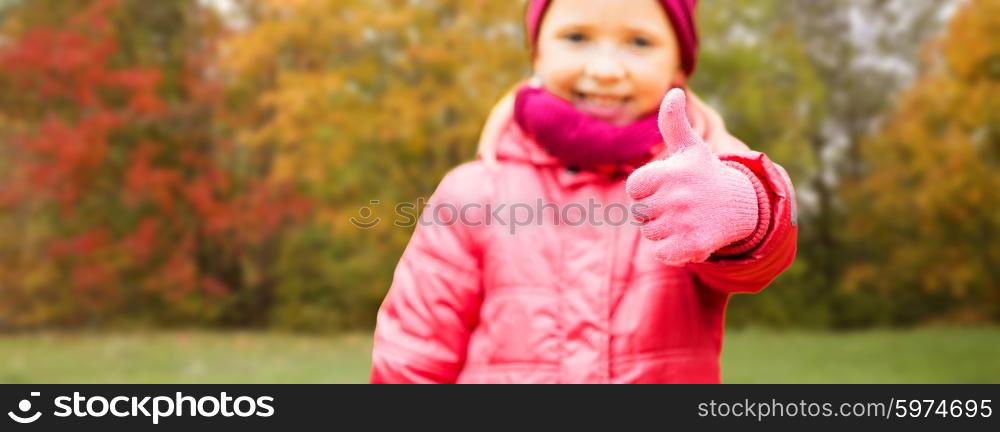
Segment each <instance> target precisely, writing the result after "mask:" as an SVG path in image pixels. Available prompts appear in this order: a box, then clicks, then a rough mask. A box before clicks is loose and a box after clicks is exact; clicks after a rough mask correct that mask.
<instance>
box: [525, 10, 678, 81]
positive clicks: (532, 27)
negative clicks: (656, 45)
mask: <svg viewBox="0 0 1000 432" xmlns="http://www.w3.org/2000/svg"><path fill="white" fill-rule="evenodd" d="M550 3H552V2H551V1H550V0H531V1H530V2H528V10H527V13H526V14H525V24H526V26H527V29H528V43H529V44H530V45H531V49H532V51H534V49H535V41H537V40H538V29H539V28H540V27H541V26H542V18H543V17H544V16H545V10H546V9H548V7H549V4H550ZM697 4H698V0H660V5H661V6H663V10H665V11H666V12H667V17H668V18H670V24H671V25H672V26H673V27H674V33H675V34H676V35H677V44H678V46H679V47H680V52H681V69H682V70H683V71H684V74H685V75H687V76H688V77H690V76H691V74H692V73H694V65H695V62H696V61H697V56H698V29H697V28H696V27H695V22H694V10H695V6H697Z"/></svg>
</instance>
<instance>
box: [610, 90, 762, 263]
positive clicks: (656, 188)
mask: <svg viewBox="0 0 1000 432" xmlns="http://www.w3.org/2000/svg"><path fill="white" fill-rule="evenodd" d="M659 127H660V133H661V134H662V135H663V139H664V143H665V144H666V154H668V155H669V156H668V157H667V158H666V159H663V160H657V161H653V162H650V163H648V164H646V165H645V166H643V167H641V168H639V169H638V170H636V171H635V172H634V173H632V175H631V176H629V178H628V181H627V182H626V185H625V188H626V191H627V192H628V194H629V196H630V197H631V198H632V199H633V200H635V201H636V203H635V204H634V205H633V211H632V214H633V216H634V217H635V218H636V219H637V220H638V221H639V222H641V223H642V227H641V230H642V234H643V235H644V236H645V237H646V238H648V239H650V240H652V241H653V242H655V246H654V250H655V252H656V257H657V258H658V259H659V260H660V261H663V262H664V263H666V264H669V265H682V264H685V263H689V262H690V263H697V262H703V261H705V260H707V259H708V258H709V256H710V255H712V253H714V252H716V251H718V250H719V249H722V248H724V247H726V246H731V245H733V244H734V243H737V242H739V243H741V244H743V243H746V241H747V240H748V238H750V237H751V236H752V235H754V234H755V233H757V231H759V230H758V221H759V219H760V218H761V216H762V215H761V213H762V212H761V211H760V210H761V209H760V208H758V206H759V204H758V197H759V195H760V194H761V193H764V197H765V199H766V192H763V186H762V185H761V184H760V181H759V180H757V178H756V177H755V176H754V174H753V173H752V172H751V171H750V170H749V169H748V168H746V167H744V166H743V165H741V164H739V163H738V162H723V161H722V160H720V159H719V158H718V157H717V156H716V155H715V154H714V153H712V151H711V149H709V147H708V144H706V143H705V141H704V140H702V138H701V137H700V136H698V135H697V134H696V133H695V132H694V130H692V129H691V125H690V124H689V123H688V120H687V116H686V111H685V94H684V91H683V90H681V89H673V90H671V91H670V92H669V93H667V96H666V97H665V98H664V99H663V105H662V106H661V107H660V116H659ZM752 179H753V180H752ZM767 210H769V209H767ZM767 215H768V217H769V213H767ZM761 235H762V234H761Z"/></svg>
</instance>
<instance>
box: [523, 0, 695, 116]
mask: <svg viewBox="0 0 1000 432" xmlns="http://www.w3.org/2000/svg"><path fill="white" fill-rule="evenodd" d="M534 67H535V73H536V74H537V75H538V76H540V77H541V78H542V81H543V82H544V85H545V88H546V89H547V90H548V91H549V92H551V93H553V94H555V95H556V96H559V97H561V98H563V99H566V100H568V101H570V102H572V103H573V104H574V105H575V106H576V107H577V109H579V110H580V111H582V112H585V113H588V114H590V115H592V116H594V117H597V118H600V119H602V120H605V121H608V122H610V123H613V124H618V125H622V124H628V123H631V122H634V121H636V120H637V119H639V118H640V117H641V116H643V115H644V114H647V113H649V112H652V111H654V110H656V109H657V108H658V107H659V106H660V102H661V101H662V99H663V95H665V94H666V93H667V90H670V86H671V84H672V83H673V82H674V78H675V77H677V76H679V74H681V70H680V56H679V53H678V45H677V38H676V36H675V35H674V32H673V29H672V27H671V25H670V20H669V19H668V18H667V14H666V12H665V11H664V10H663V8H662V7H661V6H660V4H659V2H658V1H657V0H619V1H607V0H553V1H552V3H551V4H550V5H549V8H548V10H547V11H546V12H545V17H544V18H543V19H542V24H541V29H540V30H539V33H538V41H537V49H536V54H535V59H534Z"/></svg>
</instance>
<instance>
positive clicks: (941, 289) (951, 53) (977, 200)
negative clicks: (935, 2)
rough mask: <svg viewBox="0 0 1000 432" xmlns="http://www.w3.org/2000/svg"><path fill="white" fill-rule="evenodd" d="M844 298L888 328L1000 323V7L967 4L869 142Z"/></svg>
mask: <svg viewBox="0 0 1000 432" xmlns="http://www.w3.org/2000/svg"><path fill="white" fill-rule="evenodd" d="M862 158H863V164H862V166H861V168H862V175H860V176H859V178H858V179H857V180H856V181H853V182H851V183H849V184H848V185H847V186H846V189H845V190H847V191H848V192H847V194H846V198H847V201H848V203H849V205H850V206H851V207H852V208H853V211H852V212H851V213H850V215H849V219H848V224H847V227H848V230H847V233H848V236H847V239H848V240H849V242H850V244H851V245H852V246H853V247H852V250H851V252H852V254H851V258H852V260H851V262H850V265H849V267H848V268H847V271H846V274H845V284H846V289H847V290H848V291H849V292H850V293H852V294H853V295H855V296H858V297H863V298H869V299H871V303H875V302H888V303H890V304H892V305H893V306H894V307H892V308H891V309H890V313H887V314H885V315H884V316H883V317H882V320H874V321H875V322H879V321H896V322H916V321H920V320H927V319H931V318H935V317H937V318H949V319H952V320H959V321H975V322H982V321H986V320H992V321H994V322H995V321H997V320H1000V285H998V284H997V281H998V280H1000V244H998V242H997V241H998V240H1000V237H998V236H1000V212H998V209H1000V194H998V193H997V191H998V190H1000V2H996V1H992V0H975V1H969V2H966V3H965V4H964V5H962V7H961V8H960V10H959V11H958V12H957V14H956V16H955V17H954V18H953V19H952V21H951V23H950V24H949V26H948V29H947V32H946V34H945V35H944V36H943V37H941V38H939V39H937V40H935V41H933V42H932V43H931V44H929V46H928V47H927V49H926V51H925V55H924V68H923V72H922V73H921V75H920V76H919V78H918V79H917V80H916V81H915V82H914V83H913V85H912V87H911V88H910V89H909V90H907V91H906V92H905V93H904V94H903V95H902V97H901V98H900V99H899V102H898V104H897V106H896V107H895V109H894V110H893V113H892V115H891V116H890V117H889V119H888V120H887V121H886V122H885V124H884V125H883V126H882V127H881V128H880V129H879V131H878V133H877V134H876V135H875V136H874V137H872V138H871V139H870V140H868V141H866V144H865V147H864V151H863V152H862Z"/></svg>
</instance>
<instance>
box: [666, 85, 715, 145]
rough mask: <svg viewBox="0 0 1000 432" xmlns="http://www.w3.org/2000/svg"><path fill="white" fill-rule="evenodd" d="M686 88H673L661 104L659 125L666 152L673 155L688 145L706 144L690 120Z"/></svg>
mask: <svg viewBox="0 0 1000 432" xmlns="http://www.w3.org/2000/svg"><path fill="white" fill-rule="evenodd" d="M686 98H687V95H685V94H684V90H681V89H679V88H675V89H671V90H670V91H669V92H667V96H666V97H664V98H663V103H662V104H661V105H660V115H659V126H660V134H661V135H663V143H664V144H665V145H666V150H667V151H666V154H667V155H673V154H675V153H677V152H679V151H681V150H684V149H686V148H688V147H695V146H706V147H707V145H706V144H705V142H704V140H702V139H701V137H700V136H698V134H696V133H695V132H694V129H692V128H691V124H690V123H689V122H688V118H687V109H686Z"/></svg>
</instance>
